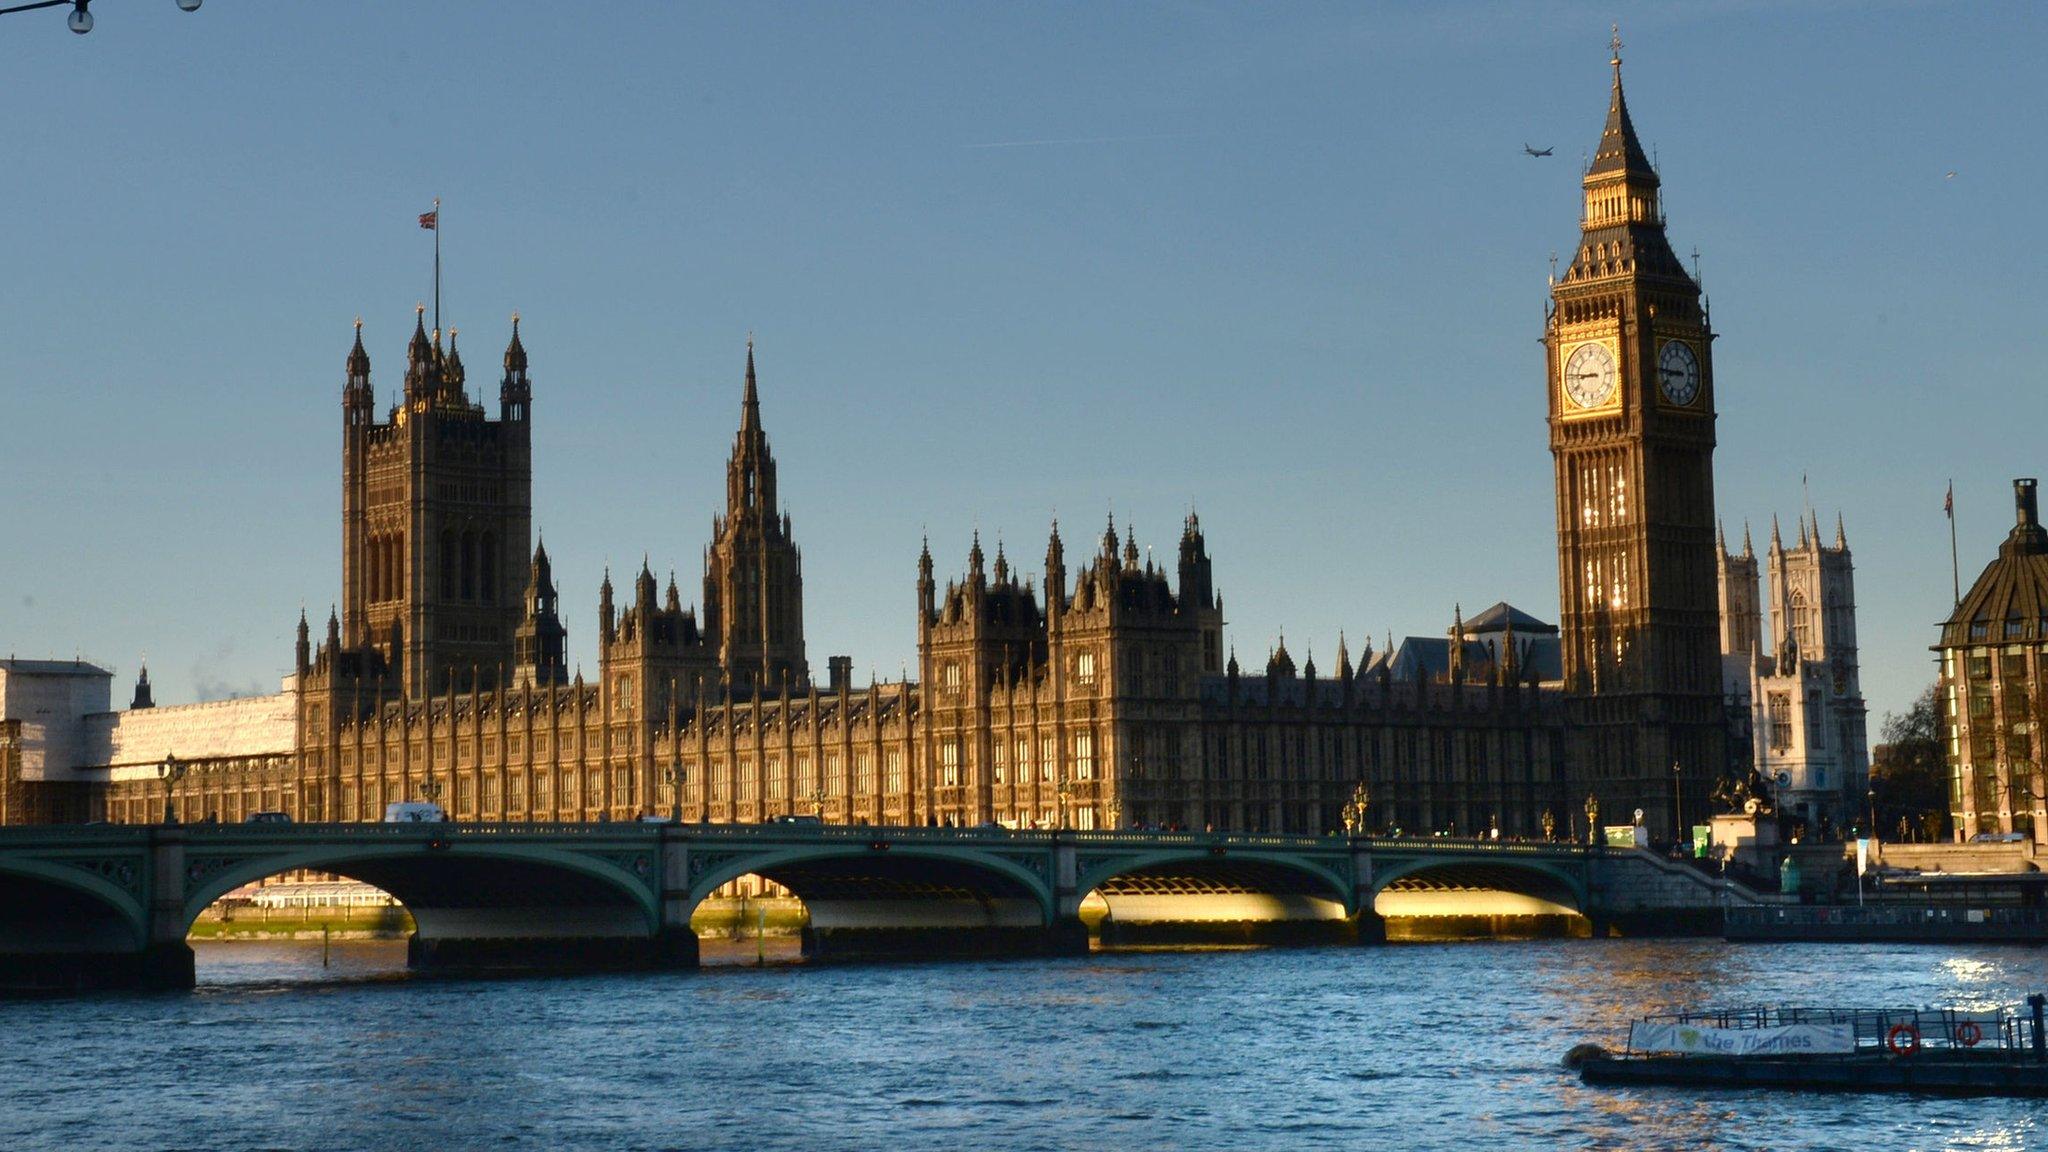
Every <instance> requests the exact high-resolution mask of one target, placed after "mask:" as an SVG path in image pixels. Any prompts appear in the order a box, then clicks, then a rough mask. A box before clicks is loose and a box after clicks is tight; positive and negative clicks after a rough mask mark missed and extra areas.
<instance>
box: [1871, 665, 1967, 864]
mask: <svg viewBox="0 0 2048 1152" xmlns="http://www.w3.org/2000/svg"><path fill="white" fill-rule="evenodd" d="M1940 688H1941V685H1940V684H1939V683H1935V684H1930V685H1928V686H1927V691H1925V692H1922V693H1921V694H1920V695H1919V696H1918V697H1917V698H1915V699H1914V701H1913V704H1912V706H1911V707H1909V708H1907V709H1906V710H1905V711H1904V712H1894V713H1892V714H1890V715H1888V716H1886V717H1885V718H1884V727H1883V728H1882V729H1881V733H1882V735H1883V737H1884V742H1883V743H1881V744H1879V745H1878V746H1877V750H1876V752H1875V753H1874V754H1873V755H1872V756H1871V761H1870V786H1871V787H1872V788H1873V789H1875V790H1876V792H1877V827H1878V828H1879V829H1880V830H1889V829H1894V828H1897V827H1898V824H1899V821H1900V820H1904V821H1905V822H1906V826H1907V828H1909V829H1911V831H1912V833H1913V835H1914V836H1915V837H1917V838H1920V839H1924V840H1936V841H1938V840H1945V839H1947V838H1948V831H1949V810H1948V762H1947V761H1946V760H1945V759H1944V758H1943V756H1942V754H1941V708H1940Z"/></svg>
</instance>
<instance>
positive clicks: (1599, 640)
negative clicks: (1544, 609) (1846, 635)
mask: <svg viewBox="0 0 2048 1152" xmlns="http://www.w3.org/2000/svg"><path fill="white" fill-rule="evenodd" d="M1612 63H1613V66H1614V90H1613V96H1612V100H1611V103H1610V104H1609V106H1608V110H1607V126H1606V129H1605V130H1604V131H1603V132H1602V133H1601V136H1600V150H1599V151H1598V152H1597V153H1596V154H1595V155H1594V157H1593V162H1592V165H1591V166H1590V167H1588V168H1587V170H1586V175H1585V180H1584V186H1585V204H1584V216H1583V218H1582V219H1581V221H1580V232H1581V235H1580V237H1579V243H1578V251H1577V253H1576V254H1575V255H1574V256H1573V258H1572V261H1571V265H1570V267H1569V268H1568V269H1567V270H1566V271H1565V273H1564V276H1563V278H1562V279H1560V280H1557V281H1556V282H1555V283H1554V284H1553V285H1552V288H1551V308H1550V314H1549V320H1548V323H1547V324H1546V327H1545V331H1544V338H1543V343H1544V347H1545V351H1546V360H1547V363H1548V377H1549V384H1550V388H1549V395H1550V452H1551V456H1552V459H1553V460H1554V461H1555V465H1556V481H1557V564H1558V592H1559V599H1560V601H1561V610H1562V620H1563V628H1562V632H1563V646H1564V652H1563V656H1564V676H1565V687H1566V690H1567V693H1568V697H1567V702H1566V709H1567V719H1568V726H1569V729H1570V744H1569V748H1570V764H1571V775H1572V778H1573V781H1574V785H1573V786H1574V787H1578V788H1583V789H1586V790H1587V791H1589V792H1591V793H1592V794H1593V795H1595V796H1597V797H1598V798H1599V801H1600V805H1601V808H1602V810H1603V811H1605V812H1608V813H1610V814H1611V815H1612V816H1613V822H1615V823H1622V822H1625V821H1626V820H1627V819H1628V817H1629V814H1630V812H1631V810H1632V809H1635V808H1641V809H1642V810H1643V813H1644V818H1645V822H1646V823H1647V824H1648V825H1649V826H1650V828H1651V830H1652V831H1653V833H1655V834H1656V835H1657V837H1658V838H1659V839H1663V838H1665V837H1667V836H1669V835H1670V834H1671V833H1672V831H1673V830H1674V829H1675V828H1676V827H1677V825H1678V822H1679V820H1680V819H1681V816H1682V817H1683V819H1684V821H1685V823H1687V824H1691V823H1695V822H1698V821H1700V820H1704V818H1705V817H1706V815H1707V808H1706V796H1707V793H1708V790H1709V789H1710V787H1711V785H1712V783H1713V781H1714V780H1715V779H1716V778H1717V777H1718V776H1719V775H1720V774H1721V772H1722V771H1723V769H1724V767H1725V763H1726V751H1725V749H1726V722H1725V719H1724V713H1723V708H1722V702H1721V661H1720V636H1719V611H1720V605H1719V599H1718V591H1717V588H1716V583H1715V580H1716V569H1715V563H1714V372H1713V347H1712V344H1713V333H1712V331H1711V330H1710V328H1709V326H1708V322H1707V315H1706V311H1705V309H1704V308H1703V307H1702V305H1701V301H1700V290H1699V286H1698V285H1697V284H1695V283H1694V282H1693V279H1692V277H1690V276H1688V275H1687V274H1686V271H1685V268H1684V266H1683V265H1681V264H1680V263H1679V261H1678V257H1677V256H1676V255H1675V254H1674V253H1673V252H1672V250H1671V244H1670V242H1669V241H1668V240H1667V239H1666V238H1665V235H1664V213H1663V210H1662V209H1661V208H1660V207H1659V205H1658V196H1657V188H1658V180H1657V173H1656V170H1655V169H1653V168H1652V167H1651V166H1650V161H1649V158H1648V157H1647V156H1646V155H1645V154H1644V152H1643V147H1642V144H1641V143H1640V142H1639V141H1638V140H1637V139H1636V132H1635V126H1634V125H1633V124H1631V123H1630V122H1629V115H1628V105H1627V103H1626V102H1625V101H1624V100H1623V98H1622V91H1621V42H1620V38H1619V37H1616V39H1615V42H1614V59H1613V61H1612Z"/></svg>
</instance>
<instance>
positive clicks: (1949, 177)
mask: <svg viewBox="0 0 2048 1152" xmlns="http://www.w3.org/2000/svg"><path fill="white" fill-rule="evenodd" d="M1955 178H1956V174H1955V173H1954V172H1953V171H1951V172H1949V173H1948V174H1947V175H1945V176H1943V177H1942V179H1943V180H1953V179H1955Z"/></svg>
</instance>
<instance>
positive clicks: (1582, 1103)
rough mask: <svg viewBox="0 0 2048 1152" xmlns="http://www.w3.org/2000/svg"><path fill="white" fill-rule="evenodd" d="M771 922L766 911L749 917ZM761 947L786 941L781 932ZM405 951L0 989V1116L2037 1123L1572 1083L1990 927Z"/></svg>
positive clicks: (852, 1139)
mask: <svg viewBox="0 0 2048 1152" xmlns="http://www.w3.org/2000/svg"><path fill="white" fill-rule="evenodd" d="M767 943H768V944H771V945H774V944H777V943H778V942H776V941H772V940H771V941H768V942H767ZM780 946H781V947H783V948H784V950H785V951H784V952H783V955H785V956H787V954H788V952H787V949H788V948H789V947H790V945H789V943H788V942H786V941H784V942H780ZM723 952H724V953H727V954H722V955H721V956H720V957H718V958H720V959H724V960H727V961H732V963H729V964H727V965H725V966H720V967H712V968H707V969H706V970H705V971H702V972H697V973H669V974H657V975H631V976H603V977H584V978H567V979H552V980H538V979H505V980H487V981H452V980H434V979H422V978H413V977H410V976H408V975H407V973H406V971H405V967H404V964H405V948H404V945H403V943H401V942H395V941H363V942H351V943H345V944H343V943H337V944H335V945H334V946H333V947H332V948H331V949H330V950H329V951H328V953H327V956H326V964H325V966H324V967H323V964H322V953H321V949H320V947H319V945H318V944H317V943H314V944H311V945H307V944H303V943H298V944H293V943H262V944H252V943H232V944H207V945H201V946H200V948H199V971H200V979H201V982H202V983H201V987H200V988H199V989H198V990H197V991H194V992H192V993H189V994H178V995H164V996H104V997H96V998H83V999H70V1000H50V1001H28V1002H15V1003H8V1004H0V1051H4V1052H6V1053H7V1054H8V1056H9V1061H10V1074H9V1075H8V1076H7V1077H6V1078H5V1079H4V1080H0V1148H7V1149H16V1148H38V1147H51V1148H64V1149H70V1148H80V1147H102V1146H106V1147H112V1146H123V1147H207V1148H219V1149H245V1148H246V1149H256V1148H309V1149H312V1148H319V1149H327V1148H398V1149H409V1148H418V1149H432V1150H434V1152H443V1150H447V1149H455V1148H468V1147H479V1146H492V1147H501V1148H512V1149H519V1148H532V1149H556V1148H564V1149H611V1148H622V1147H648V1148H740V1147H744V1148H824V1147H857V1148H883V1147H895V1148H914V1149H923V1148H930V1149H945V1150H946V1152H961V1150H964V1149H980V1148H1026V1149H1038V1148H1044V1149H1054V1148H1074V1147H1092V1148H1117V1149H1122V1148H1176V1149H1178V1148H1188V1149H1211V1148H1213V1149H1246V1148H1256V1149H1299V1148H1307V1147H1321V1148H1409V1149H1425V1150H1437V1149H1443V1150H1449V1149H1458V1150H1460V1152H1470V1150H1471V1149H1473V1148H1489V1149H1519V1148H1601V1149H1607V1148H1613V1149H1622V1148H1703V1147H1706V1148H1718V1147H1726V1148H1765V1147H1767V1148H1807V1147H1811V1148H1840V1149H1856V1150H1859V1152H1860V1150H1863V1149H1877V1148H1881V1149H1886V1150H1893V1149H1899V1150H1909V1149H1950V1148H1954V1149H2018V1148H2027V1147H2037V1146H2043V1145H2044V1143H2048V1131H2044V1130H2043V1124H2042V1121H2043V1118H2044V1117H2048V1104H2041V1103H2035V1102H2030V1101H2020V1100H1962V1101H1951V1100H1939V1099H1917V1098H1905V1097H1871V1096H1864V1097H1831V1096H1823V1095H1807V1096H1793V1095H1773V1094H1768V1093H1735V1092H1727V1093H1705V1094H1702V1093H1688V1092H1680V1091H1672V1090H1632V1091H1611V1090H1598V1089H1592V1088H1588V1087H1585V1086H1583V1085H1581V1084H1580V1083H1579V1082H1578V1081H1577V1080H1576V1079H1575V1078H1573V1077H1571V1076H1569V1075H1568V1074H1566V1073H1564V1072H1563V1071H1562V1070H1560V1068H1559V1066H1558V1058H1559V1056H1560V1055H1562V1053H1563V1052H1564V1050H1565V1049H1566V1048H1567V1047H1569V1046H1570V1045H1572V1044H1574V1043H1577V1042H1579V1041H1581V1040H1587V1039H1592V1040H1599V1041H1604V1042H1608V1043H1613V1042H1615V1041H1617V1040H1618V1039H1620V1037H1621V1036H1622V1034H1623V1033H1624V1032H1625V1030H1626V1027H1627V1024H1628V1021H1629V1019H1630V1018H1631V1017H1633V1016H1635V1015H1638V1014H1642V1013H1648V1012H1658V1011H1666V1010H1671V1009H1675V1008H1680V1007H1692V1006H1699V1005H1705V1004H1721V1005H1727V1004H1746V1003H1763V1002H1767V1003H1799V1004H1827V1003H1843V1004H1864V1005H1870V1004H1884V1005H1900V1006H1906V1005H1916V1006H1918V1005H1934V1004H1947V1003H1954V1002H1957V1001H1959V1000H1967V1001H1969V1002H1973V1003H1990V1002H2005V1003H2012V1002H2016V1001H2018V1000H2020V999H2021V998H2023V997H2024V996H2025V995H2026V994H2027V993H2028V992H2030V991H2033V990H2035V989H2037V988H2043V987H2048V956H2044V954H2042V953H2040V952H2037V951H2034V950H2031V949H2022V948H1990V947H1984V948H1914V947H1906V946H1880V945H1867V946H1854V947H1843V948H1825V947H1821V946H1814V945H1757V946H1747V947H1731V946H1728V945H1724V944H1721V943H1718V942H1713V941H1699V940H1666V941H1618V940H1617V941H1598V942H1595V941H1584V940H1548V941H1528V942H1515V943H1504V942H1502V943H1465V944H1429V945H1424V944H1415V945H1392V946H1387V947H1380V948H1348V949H1347V948H1323V949H1302V950H1290V951H1278V950H1275V951H1267V950H1226V951H1199V952H1172V951H1147V952H1143V953H1116V954H1104V953H1098V954H1096V955H1094V956H1090V957H1086V958H1081V959H1074V960H1051V961H1013V962H999V963H957V964H913V963H906V964H886V965H872V966H863V967H843V968H812V967H803V966H796V965H788V964H783V965H776V964H773V963H771V964H770V965H769V966H767V967H763V968H756V967H754V966H753V957H754V955H755V945H754V943H753V942H752V941H746V942H744V943H743V944H739V945H731V946H728V947H725V948H724V949H723Z"/></svg>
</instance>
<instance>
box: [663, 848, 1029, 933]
mask: <svg viewBox="0 0 2048 1152" xmlns="http://www.w3.org/2000/svg"><path fill="white" fill-rule="evenodd" d="M1024 855H1025V857H1027V858H1029V859H1030V860H1031V861H1032V862H1034V863H1036V864H1037V866H1038V867H1036V868H1034V867H1033V866H1032V863H1027V862H1025V860H1024V859H1020V858H1015V856H1014V854H1012V855H1005V854H1000V853H996V852H988V851H975V850H962V849H961V848H959V847H951V848H946V847H937V846H925V845H920V844H917V843H915V842H911V843H904V842H893V841H888V840H882V839H877V840H875V841H872V842H869V841H852V842H833V841H827V842H819V843H797V844H786V845H776V846H772V847H765V848H762V849H759V850H751V851H738V852H715V851H705V850H703V849H700V848H693V849H692V853H691V868H690V871H691V876H690V881H689V897H688V900H689V904H690V907H691V908H692V909H694V908H695V907H696V906H697V905H698V904H701V903H702V902H703V901H704V900H705V899H707V898H708V897H710V895H711V894H712V893H713V892H715V891H717V890H718V889H719V888H720V887H722V886H723V885H725V884H727V883H729V882H731V881H733V880H736V879H738V878H739V877H741V876H747V875H756V876H761V877H763V878H765V879H769V880H773V881H774V882H775V883H777V884H780V885H782V886H783V887H784V888H787V889H788V890H789V891H790V892H791V893H793V894H794V895H795V896H796V897H797V898H798V899H799V900H801V901H803V904H804V908H805V910H806V911H807V912H808V913H809V923H808V925H807V926H806V927H805V929H804V936H803V948H804V955H805V956H806V957H807V958H809V959H845V958H854V957H863V956H890V955H940V954H958V953H966V954H976V955H980V954H996V953H1015V952H1019V951H1024V952H1030V951H1042V950H1049V949H1050V948H1051V947H1052V945H1051V943H1050V940H1051V937H1050V935H1049V933H1050V932H1051V930H1052V929H1053V928H1054V926H1055V923H1056V918H1057V915H1058V911H1059V909H1058V907H1057V902H1056V901H1055V899H1054V896H1053V891H1052V885H1051V883H1050V880H1049V879H1048V877H1047V876H1046V875H1044V874H1043V873H1041V872H1040V871H1039V868H1044V867H1046V866H1047V865H1046V862H1045V857H1044V855H1043V854H1041V853H1026V854H1024Z"/></svg>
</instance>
